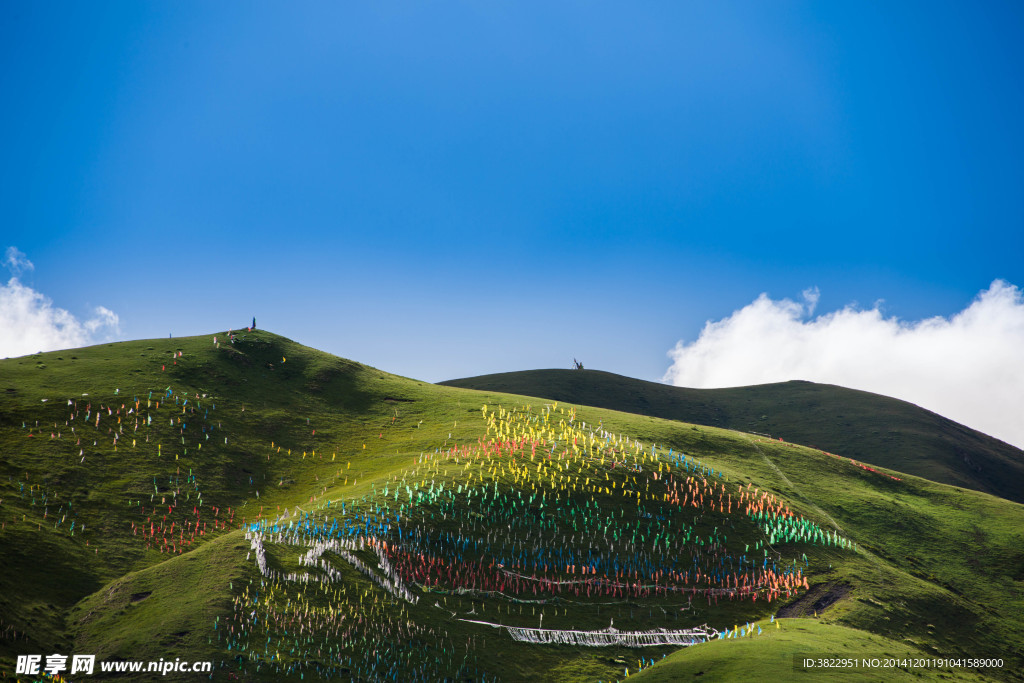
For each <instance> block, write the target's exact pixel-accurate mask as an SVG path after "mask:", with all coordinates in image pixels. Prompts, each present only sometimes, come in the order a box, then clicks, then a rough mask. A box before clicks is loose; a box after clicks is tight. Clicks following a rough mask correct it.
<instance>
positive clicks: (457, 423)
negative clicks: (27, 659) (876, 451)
mask: <svg viewBox="0 0 1024 683" xmlns="http://www.w3.org/2000/svg"><path fill="white" fill-rule="evenodd" d="M216 340H217V341H216V342H215V341H214V335H208V336H202V337H193V338H187V339H167V340H164V339H160V340H148V341H138V342H125V343H119V344H111V345H102V346H95V347H90V348H86V349H76V350H71V351H62V352H54V353H46V354H38V355H34V356H26V357H23V358H15V359H10V360H6V361H0V467H2V469H0V570H2V571H0V671H3V672H4V673H5V674H6V675H8V676H11V675H12V672H13V664H14V658H15V657H16V656H17V655H19V654H43V655H46V654H50V653H54V652H57V653H64V654H72V653H86V654H88V653H93V654H96V655H97V656H98V658H99V659H100V660H107V661H110V660H116V659H123V660H154V661H155V660H158V659H160V658H164V659H165V660H166V659H174V658H179V657H180V658H182V659H188V660H211V661H213V662H214V663H215V668H214V676H213V677H214V679H215V680H233V679H237V678H242V679H245V680H267V681H277V680H305V679H307V678H308V677H310V676H313V677H314V678H317V677H324V676H328V675H329V676H334V677H339V678H341V679H359V680H395V679H401V680H438V679H444V678H451V679H471V680H540V679H543V680H552V681H559V680H564V681H586V680H590V681H594V680H605V681H608V680H615V679H618V678H621V677H623V676H624V675H625V670H626V669H627V668H630V667H631V666H633V665H634V664H635V663H636V662H637V661H638V660H643V661H645V662H650V661H662V657H663V656H664V655H670V656H669V657H666V658H665V659H664V660H663V662H662V663H661V664H659V665H657V666H654V667H652V668H651V669H650V670H649V671H650V673H645V674H644V675H655V673H656V672H657V671H659V667H666V666H669V665H670V664H672V663H673V662H676V661H677V660H685V661H690V660H689V658H693V657H698V658H700V657H706V658H710V659H708V661H712V660H714V661H716V662H721V661H725V660H733V659H735V660H736V661H738V662H742V663H743V664H744V665H747V666H759V665H761V664H764V665H765V666H769V665H771V664H770V661H769V660H772V659H773V658H775V659H778V658H779V657H780V656H782V655H780V653H783V652H785V651H786V650H785V648H790V647H791V645H788V644H785V647H782V648H781V649H780V647H779V645H778V642H777V641H778V639H779V636H772V637H769V636H770V633H769V631H768V630H767V629H765V632H764V633H762V634H760V635H753V636H746V635H744V636H742V637H739V638H737V637H736V636H735V634H734V632H733V627H734V626H739V627H740V628H742V629H745V625H746V624H749V623H754V622H758V623H760V624H762V625H763V624H764V623H765V620H770V618H771V616H772V615H778V616H780V617H783V618H781V619H780V621H781V622H782V627H781V629H776V631H778V632H779V633H786V632H787V629H789V626H788V625H789V624H804V623H806V620H808V619H809V620H811V621H813V623H814V626H809V627H807V628H810V629H812V630H811V634H812V635H813V636H814V638H817V640H814V638H811V640H808V641H807V643H808V644H807V647H808V648H813V647H819V648H826V647H827V648H831V647H833V646H834V645H835V644H836V643H839V642H845V641H844V640H843V638H845V636H843V638H840V637H838V636H836V635H835V634H848V635H849V636H850V638H854V639H862V640H863V639H867V641H866V642H868V641H869V642H871V643H872V647H877V648H878V649H879V650H880V651H885V652H890V651H891V652H917V653H921V654H930V655H941V656H952V655H955V654H960V655H969V656H992V657H1001V658H1003V660H1004V662H1005V665H1004V667H1003V668H999V669H988V670H986V671H985V672H984V673H985V675H986V676H988V677H990V678H993V679H996V680H1014V676H1015V675H1016V674H1015V672H1016V671H1020V670H1021V668H1022V667H1024V651H1022V648H1021V645H1020V643H1021V642H1022V637H1024V619H1022V618H1021V614H1022V613H1024V596H1022V593H1021V590H1022V589H1024V571H1022V568H1024V507H1022V506H1021V505H1018V504H1016V503H1012V502H1008V501H1005V500H1002V499H1000V498H996V497H993V496H989V495H986V494H983V493H978V492H975V491H970V490H962V489H957V488H953V487H949V486H944V485H941V484H937V483H934V482H931V481H927V480H924V479H919V478H917V477H914V476H908V475H904V474H900V473H897V472H892V471H889V470H886V469H884V468H870V467H864V466H858V465H857V464H855V463H851V462H850V461H849V460H847V459H839V458H836V457H834V456H831V455H828V454H825V453H823V452H821V451H819V450H816V449H809V448H804V447H801V446H795V445H791V444H789V443H780V442H778V441H769V440H767V439H764V438H762V437H758V436H756V435H751V434H743V433H739V432H733V431H728V430H724V429H719V428H716V427H703V426H697V425H692V424H684V423H682V422H678V421H669V420H662V419H656V418H651V417H646V416H639V415H633V414H628V413H623V412H615V411H611V410H605V409H598V408H578V409H575V408H571V407H568V406H564V405H561V404H553V403H552V402H550V401H545V400H534V399H524V398H522V397H518V396H510V395H507V394H497V393H490V392H477V391H471V390H467V389H459V388H450V387H439V386H435V385H431V384H425V383H422V382H417V381H415V380H410V379H406V378H402V377H397V376H394V375H390V374H388V373H385V372H382V371H379V370H376V369H373V368H370V367H367V366H363V365H360V364H358V363H354V362H351V361H347V360H344V359H340V358H336V357H333V356H330V355H328V354H324V353H321V352H318V351H316V350H313V349H309V348H306V347H303V346H301V345H299V344H296V343H294V342H292V341H290V340H288V339H285V338H283V337H280V336H277V335H274V334H272V333H268V332H263V331H259V332H249V333H241V334H238V335H237V337H236V338H235V339H234V340H233V342H229V341H228V339H227V336H226V334H225V333H224V332H220V333H217V335H216ZM258 557H261V558H265V561H264V564H263V565H262V566H260V565H259V564H258V561H257V558H258ZM612 624H613V625H614V628H615V629H617V631H619V632H650V631H652V630H656V629H664V630H666V631H671V632H677V631H682V630H685V629H692V628H695V627H698V626H701V625H703V624H706V625H708V627H709V628H710V629H711V630H713V631H714V633H715V634H716V635H715V637H716V638H719V637H720V638H721V639H720V640H718V639H716V640H715V641H714V642H712V643H708V644H703V645H697V646H694V647H692V648H689V649H688V651H686V652H684V653H682V654H674V655H673V654H671V653H672V652H674V651H676V650H678V649H679V647H678V645H661V646H652V647H643V648H629V647H624V646H612V647H585V646H582V645H579V644H535V643H531V642H526V641H520V640H515V639H514V638H513V635H514V634H520V635H521V637H525V638H548V639H550V638H563V639H564V638H575V637H576V636H571V635H569V636H567V635H565V634H567V633H569V632H575V633H579V632H596V631H600V630H603V629H608V628H609V626H610V625H612ZM506 626H507V627H513V629H516V628H518V629H520V630H518V631H516V630H510V629H509V628H505V627H506ZM538 627H542V628H543V629H545V630H544V631H539V630H530V629H538ZM801 628H802V627H801ZM794 629H796V630H799V629H797V628H796V627H795V626H794ZM839 629H846V630H839ZM727 630H728V633H729V634H732V635H733V637H726V632H727ZM850 630H852V634H850V633H848V632H849V631H850ZM554 632H557V634H556V635H552V634H553V633H554ZM791 632H792V631H791ZM737 633H738V631H737ZM522 634H525V635H522ZM819 636H820V637H819ZM584 637H585V638H591V639H600V638H603V637H607V634H606V635H605V636H601V635H585V636H584ZM637 637H638V638H639V636H637ZM773 638H774V639H775V640H773ZM576 642H578V641H576ZM753 644H756V645H753ZM821 654H826V653H821ZM762 660H763V661H762ZM771 666H774V665H771ZM687 670H688V669H687ZM922 673H923V675H924V677H925V678H939V677H942V676H948V675H951V674H954V673H956V674H959V672H954V671H952V670H949V669H947V670H941V671H940V670H932V671H927V672H922ZM864 677H865V678H867V679H870V677H868V676H864ZM118 679H119V680H154V675H153V674H148V675H146V674H139V675H135V676H132V675H119V676H118Z"/></svg>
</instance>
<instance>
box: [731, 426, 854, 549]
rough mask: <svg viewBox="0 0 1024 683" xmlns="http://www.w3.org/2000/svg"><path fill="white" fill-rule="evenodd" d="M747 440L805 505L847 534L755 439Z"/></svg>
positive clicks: (748, 438)
mask: <svg viewBox="0 0 1024 683" xmlns="http://www.w3.org/2000/svg"><path fill="white" fill-rule="evenodd" d="M746 439H747V441H749V442H750V445H752V446H753V447H754V448H756V449H757V452H758V453H760V454H761V457H762V458H764V461H765V462H766V463H768V466H769V467H771V468H772V469H773V470H775V473H776V474H778V475H779V477H781V478H782V481H784V482H786V485H787V486H789V487H790V488H791V489H793V491H795V492H796V495H798V496H800V498H801V499H802V500H803V501H804V502H805V503H807V504H808V505H810V506H811V507H812V508H813V509H814V510H815V512H817V513H818V514H819V515H821V516H822V517H824V518H825V519H827V520H828V521H830V522H832V526H834V527H835V528H836V529H838V530H839V531H840V532H841V533H843V534H845V533H846V531H845V530H844V529H843V527H841V526H839V523H838V522H836V520H834V519H832V516H831V515H829V514H828V513H827V512H825V511H824V510H822V509H821V508H820V507H818V506H817V505H815V504H814V501H812V500H811V499H810V498H808V497H807V496H805V495H804V493H803V491H801V490H800V488H799V487H798V486H797V485H796V484H794V483H793V482H792V481H790V479H789V477H787V476H786V473H785V472H783V471H782V470H780V469H779V468H778V467H777V466H776V464H775V463H774V462H772V459H771V458H769V457H768V454H767V453H765V452H764V451H763V450H761V447H760V446H758V445H757V442H756V441H754V440H753V439H751V438H750V437H749V436H748V437H746Z"/></svg>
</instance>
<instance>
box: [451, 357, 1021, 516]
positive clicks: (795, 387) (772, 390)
mask: <svg viewBox="0 0 1024 683" xmlns="http://www.w3.org/2000/svg"><path fill="white" fill-rule="evenodd" d="M439 384H441V385H443V386H454V387H463V388H471V389H480V390H487V391H501V392H505V393H511V394H519V395H524V396H535V397H539V398H548V399H552V400H558V401H567V402H570V403H575V404H579V405H591V406H595V407H599V408H608V409H611V410H621V411H623V412H631V413H635V414H639V415H649V416H651V417H660V418H664V419H671V420H679V421H682V422H690V423H697V424H706V425H712V426H716V427H722V428H727V429H737V430H740V431H746V432H753V433H760V434H766V435H769V436H771V437H773V438H783V439H785V440H786V441H790V442H794V443H800V444H804V445H807V446H811V447H814V448H819V449H821V450H824V451H827V452H831V453H836V454H838V455H841V456H844V457H851V458H854V459H856V460H861V461H864V462H867V463H870V464H873V465H881V466H883V467H889V468H891V469H895V470H898V471H901V472H906V473H908V474H915V475H917V476H921V477H924V478H926V479H931V480H933V481H937V482H939V483H943V484H949V485H951V486H962V487H965V488H971V489H974V490H976V491H984V492H986V493H991V494H992V495H996V496H999V497H1001V498H1005V499H1007V500H1012V501H1014V502H1017V503H1024V451H1022V450H1021V449H1019V448H1016V447H1015V446H1013V445H1011V444H1008V443H1005V442H1003V441H1000V440H999V439H996V438H995V437H992V436H989V435H987V434H984V433H982V432H979V431H977V430H974V429H971V428H970V427H967V426H965V425H961V424H959V423H957V422H955V421H953V420H950V419H949V418H946V417H943V416H941V415H938V414H937V413H933V412H931V411H929V410H927V409H925V408H921V407H920V406H917V405H914V404H912V403H909V402H907V401H902V400H900V399H896V398H892V397H888V396H883V395H881V394H874V393H871V392H867V391H861V390H857V389H848V388H845V387H840V386H837V385H830V384H818V383H814V382H807V381H805V380H792V381H789V382H782V383H774V384H760V385H751V386H746V387H733V388H726V389H692V388H688V387H675V386H671V385H666V384H659V383H657V382H650V381H647V380H640V379H635V378H632V377H625V376H623V375H617V374H614V373H610V372H605V371H602V370H582V371H580V370H558V369H550V370H523V371H518V372H506V373H495V374H488V375H479V376H476V377H466V378H461V379H454V380H446V381H444V382H439Z"/></svg>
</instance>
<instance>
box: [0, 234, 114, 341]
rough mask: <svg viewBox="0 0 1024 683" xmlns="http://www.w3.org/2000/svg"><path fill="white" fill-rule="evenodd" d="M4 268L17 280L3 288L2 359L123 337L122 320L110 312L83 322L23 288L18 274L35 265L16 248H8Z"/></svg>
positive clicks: (0, 308) (98, 311) (0, 298)
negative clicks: (119, 335) (117, 336)
mask: <svg viewBox="0 0 1024 683" xmlns="http://www.w3.org/2000/svg"><path fill="white" fill-rule="evenodd" d="M4 265H5V266H7V267H8V268H9V269H10V270H11V271H12V272H13V273H14V277H12V278H11V279H10V280H8V282H7V284H6V285H2V286H0V358H4V357H8V358H13V357H15V356H23V355H25V354H29V353H35V352H37V351H53V350H56V349H67V348H73V347H77V346H86V345H88V344H94V343H97V342H99V341H105V340H107V339H112V338H113V337H114V336H116V335H118V334H120V332H121V330H120V326H119V324H120V320H119V319H118V317H117V314H116V313H114V312H113V311H111V310H110V309H108V308H104V307H103V306H98V307H96V309H95V310H94V315H93V317H92V318H89V319H88V320H85V321H80V320H79V319H78V318H76V317H75V316H74V315H72V314H71V313H69V312H68V311H66V310H64V309H63V308H56V307H55V306H54V305H53V302H52V301H51V300H50V299H49V298H48V297H46V296H44V295H43V294H41V293H40V292H37V291H36V290H34V289H32V288H31V287H28V286H26V285H23V284H22V283H21V282H20V281H19V280H18V274H19V273H21V272H22V271H25V270H32V269H33V265H32V262H31V261H29V260H28V259H27V258H25V254H23V253H21V252H20V251H18V250H17V249H16V248H15V247H9V248H8V249H7V255H6V258H5V259H4Z"/></svg>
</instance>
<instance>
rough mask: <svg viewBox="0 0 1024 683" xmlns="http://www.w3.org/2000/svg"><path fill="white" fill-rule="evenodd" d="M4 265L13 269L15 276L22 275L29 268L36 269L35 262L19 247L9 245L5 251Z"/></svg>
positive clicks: (12, 272)
mask: <svg viewBox="0 0 1024 683" xmlns="http://www.w3.org/2000/svg"><path fill="white" fill-rule="evenodd" d="M4 267H5V268H7V269H8V270H10V271H11V274H12V275H14V277H18V276H20V275H21V274H22V273H23V272H25V271H27V270H35V269H36V267H35V264H33V263H32V262H31V261H29V260H28V257H27V256H25V254H24V253H22V252H21V251H20V250H19V249H18V248H17V247H7V251H6V252H4Z"/></svg>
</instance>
